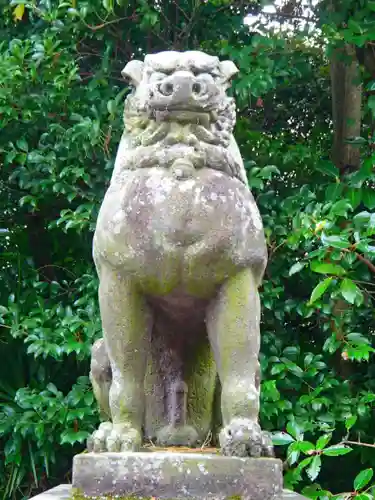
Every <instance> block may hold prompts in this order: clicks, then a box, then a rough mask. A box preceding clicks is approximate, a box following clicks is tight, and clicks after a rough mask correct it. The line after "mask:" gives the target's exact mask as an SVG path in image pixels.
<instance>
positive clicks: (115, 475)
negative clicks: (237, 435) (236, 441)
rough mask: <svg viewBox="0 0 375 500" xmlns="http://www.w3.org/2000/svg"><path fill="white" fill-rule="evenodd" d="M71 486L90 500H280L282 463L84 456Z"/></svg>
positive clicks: (158, 455)
mask: <svg viewBox="0 0 375 500" xmlns="http://www.w3.org/2000/svg"><path fill="white" fill-rule="evenodd" d="M73 487H74V488H77V489H78V491H79V492H82V493H83V494H85V495H88V496H93V497H99V496H100V495H112V496H116V495H119V496H120V497H121V496H124V497H127V496H129V497H132V496H134V497H141V498H142V497H146V498H148V497H155V498H157V499H183V498H190V499H191V500H202V499H206V500H224V499H229V498H231V497H235V498H236V500H237V497H236V495H237V496H238V497H239V498H241V499H242V500H279V498H280V495H281V491H282V462H281V461H280V460H278V459H274V458H240V457H225V456H221V455H215V454H204V453H181V452H174V453H173V452H168V453H164V452H140V453H132V452H129V453H100V454H93V453H87V454H82V455H77V456H76V457H74V469H73Z"/></svg>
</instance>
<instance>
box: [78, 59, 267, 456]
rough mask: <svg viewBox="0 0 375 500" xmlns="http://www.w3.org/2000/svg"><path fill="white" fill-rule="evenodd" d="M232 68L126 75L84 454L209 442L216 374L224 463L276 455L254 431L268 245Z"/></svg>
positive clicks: (189, 65) (101, 252) (165, 62)
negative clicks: (95, 415) (94, 417)
mask: <svg viewBox="0 0 375 500" xmlns="http://www.w3.org/2000/svg"><path fill="white" fill-rule="evenodd" d="M237 71H238V70H237V68H236V67H235V65H234V64H233V62H231V61H220V60H219V59H218V57H215V56H212V55H208V54H205V53H203V52H196V51H187V52H174V51H168V52H162V53H159V54H150V55H147V56H146V57H145V59H144V61H131V62H129V63H128V64H127V65H126V66H125V68H124V70H123V75H124V77H126V78H128V79H129V80H130V82H131V84H132V86H133V88H134V89H133V92H132V93H131V94H129V96H128V97H127V99H126V103H125V109H124V124H125V129H124V133H123V136H122V139H121V142H120V145H119V148H118V152H117V156H116V161H115V166H114V171H113V175H112V179H111V183H110V186H109V188H108V190H107V192H106V195H105V198H104V200H103V203H102V206H101V209H100V212H99V216H98V220H97V226H96V231H95V235H94V242H93V256H94V261H95V264H96V268H97V271H98V275H99V280H100V288H99V302H100V311H101V318H102V325H103V340H99V341H98V343H97V344H96V345H95V346H94V348H93V351H92V365H91V380H92V384H93V387H94V393H95V395H96V398H97V400H98V402H99V405H100V407H101V413H102V416H103V418H104V419H106V420H109V421H107V422H105V423H104V424H103V425H101V426H100V427H99V429H98V430H97V431H95V432H94V433H93V435H92V437H91V438H90V439H89V441H88V448H89V450H90V451H94V452H97V453H98V452H106V451H110V452H119V451H138V450H139V449H140V447H141V445H142V440H143V438H146V439H150V440H153V441H154V442H157V443H158V444H160V445H162V446H175V445H188V446H194V445H196V444H197V443H202V442H204V441H205V440H206V438H207V436H208V435H212V434H213V433H214V432H216V429H215V426H214V427H213V426H212V422H214V421H215V418H213V408H214V394H215V384H216V383H217V376H216V372H217V373H218V376H219V379H220V382H221V383H220V386H217V387H220V388H221V394H220V404H221V407H220V410H221V420H222V424H223V428H222V430H221V432H220V433H219V440H220V444H221V449H222V452H223V454H224V455H228V456H231V455H236V456H254V457H259V456H270V455H272V443H271V440H270V439H269V436H268V435H267V434H266V433H263V432H262V431H261V429H260V426H259V422H258V415H259V376H260V369H259V361H258V354H259V345H260V332H259V324H260V303H259V294H258V287H259V285H260V283H261V281H262V277H263V273H264V269H265V266H266V262H267V248H266V242H265V237H264V231H263V226H262V220H261V217H260V214H259V210H258V208H257V206H256V203H255V200H254V198H253V196H252V194H251V192H250V190H249V186H248V182H247V177H246V171H245V168H244V165H243V161H242V158H241V154H240V152H239V149H238V146H237V144H236V141H235V139H234V137H233V127H234V125H235V121H236V105H235V102H234V100H233V98H231V97H229V96H228V95H227V93H226V91H227V89H228V88H229V87H230V84H231V78H232V77H233V76H234V75H235V74H236V73H237ZM143 431H144V433H143Z"/></svg>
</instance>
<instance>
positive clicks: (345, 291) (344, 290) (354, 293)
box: [340, 278, 363, 304]
mask: <svg viewBox="0 0 375 500" xmlns="http://www.w3.org/2000/svg"><path fill="white" fill-rule="evenodd" d="M340 293H341V295H342V296H343V297H344V299H345V300H346V301H347V302H349V303H350V304H354V303H355V301H356V298H357V297H358V296H360V297H362V298H363V296H362V292H361V290H360V289H359V288H358V287H357V285H356V284H355V283H354V281H352V280H350V279H348V278H345V279H343V280H342V283H341V286H340Z"/></svg>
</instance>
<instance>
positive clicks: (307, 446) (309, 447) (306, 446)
mask: <svg viewBox="0 0 375 500" xmlns="http://www.w3.org/2000/svg"><path fill="white" fill-rule="evenodd" d="M297 448H298V450H300V451H302V452H303V453H305V454H309V452H311V451H315V446H314V445H313V444H312V443H310V442H309V441H299V442H297Z"/></svg>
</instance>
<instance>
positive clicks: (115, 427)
mask: <svg viewBox="0 0 375 500" xmlns="http://www.w3.org/2000/svg"><path fill="white" fill-rule="evenodd" d="M141 444H142V436H141V433H140V432H139V431H138V430H137V429H134V428H133V427H130V426H129V425H128V424H112V423H111V422H104V423H102V424H100V426H99V428H98V430H97V431H95V432H93V434H92V435H91V436H90V437H89V438H88V440H87V449H88V451H93V452H95V453H103V452H106V451H112V452H118V451H139V449H140V447H141Z"/></svg>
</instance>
